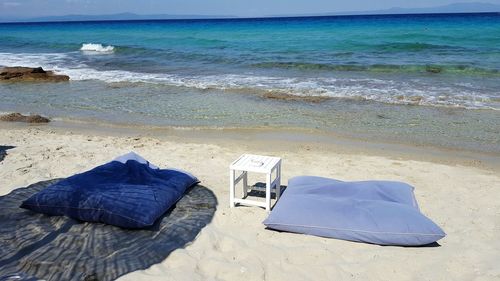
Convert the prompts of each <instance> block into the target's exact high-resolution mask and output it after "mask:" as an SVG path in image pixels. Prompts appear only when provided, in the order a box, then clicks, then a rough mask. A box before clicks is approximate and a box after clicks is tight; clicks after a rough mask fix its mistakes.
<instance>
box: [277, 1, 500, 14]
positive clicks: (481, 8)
mask: <svg viewBox="0 0 500 281" xmlns="http://www.w3.org/2000/svg"><path fill="white" fill-rule="evenodd" d="M499 12H500V5H495V4H491V3H481V2H470V3H455V4H449V5H445V6H437V7H428V8H400V7H393V8H390V9H384V10H371V11H350V12H337V13H319V14H318V13H316V14H289V15H271V17H281V16H289V17H294V16H295V17H298V16H341V15H398V14H400V15H404V14H456V13H499Z"/></svg>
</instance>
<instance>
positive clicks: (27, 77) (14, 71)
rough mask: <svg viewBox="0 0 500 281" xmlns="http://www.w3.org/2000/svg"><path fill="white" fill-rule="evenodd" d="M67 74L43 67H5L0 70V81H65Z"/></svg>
mask: <svg viewBox="0 0 500 281" xmlns="http://www.w3.org/2000/svg"><path fill="white" fill-rule="evenodd" d="M68 80H69V76H67V75H56V74H54V72H53V71H45V70H44V69H43V68H41V67H37V68H31V67H18V66H16V67H4V68H2V69H1V70H0V82H1V81H9V82H44V81H46V82H63V81H68Z"/></svg>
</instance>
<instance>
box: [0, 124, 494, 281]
mask: <svg viewBox="0 0 500 281" xmlns="http://www.w3.org/2000/svg"><path fill="white" fill-rule="evenodd" d="M192 135H196V132H195V133H193V134H192ZM213 135H217V137H206V136H205V137H200V136H198V137H191V136H188V134H185V133H175V134H169V133H161V134H160V133H156V134H153V133H151V132H150V131H149V132H148V131H147V130H144V131H140V132H133V131H128V132H125V131H122V132H118V133H117V132H116V131H115V132H114V133H111V132H109V133H107V132H105V130H95V131H93V130H90V129H87V130H82V129H77V128H75V129H68V128H61V127H58V126H56V125H48V126H29V125H23V124H9V123H0V145H2V146H13V147H14V148H12V149H9V150H8V151H7V153H8V154H7V156H6V157H5V159H4V160H3V161H1V162H0V195H6V194H8V193H9V192H11V191H13V190H15V189H17V188H20V187H24V186H27V185H29V184H32V183H35V182H39V181H43V180H49V179H53V178H60V177H67V176H70V175H72V174H75V173H78V172H82V171H85V170H88V169H90V168H92V167H95V166H96V165H99V164H102V163H105V162H107V161H109V160H111V159H113V158H114V157H116V156H118V155H121V154H124V153H127V152H129V151H135V152H137V153H139V154H140V155H142V156H144V157H145V158H147V159H148V160H150V161H151V162H152V163H155V164H157V165H158V166H160V167H162V168H165V167H176V168H180V169H185V170H188V171H190V172H192V173H193V174H195V175H196V176H197V177H198V178H199V179H200V180H201V181H202V184H203V185H204V186H206V187H208V188H209V189H211V190H212V191H213V192H214V193H215V195H216V197H217V201H218V206H217V211H216V213H215V216H214V218H213V220H212V221H211V223H210V224H209V225H207V226H206V227H205V228H204V229H203V230H202V231H201V232H200V234H199V235H198V237H197V238H196V239H195V240H194V241H193V242H192V243H191V244H189V245H188V246H187V247H185V248H182V249H177V250H176V251H174V252H173V253H172V254H171V255H170V256H168V257H167V258H166V259H165V260H164V261H163V262H161V263H160V264H155V265H153V266H151V267H150V268H149V269H146V270H144V271H136V272H131V273H129V274H127V275H125V276H122V277H121V278H120V279H119V280H288V281H290V280H416V279H418V280H499V279H500V269H499V267H498V265H497V263H498V260H499V259H500V242H499V241H498V237H499V235H500V201H499V200H498V198H500V170H499V169H498V166H495V165H490V164H484V163H482V162H481V161H480V160H470V159H469V160H467V159H465V160H463V159H462V160H457V159H455V158H453V157H451V156H449V153H448V154H447V153H444V152H440V153H433V152H432V151H428V154H422V153H414V154H406V155H404V153H401V152H398V153H399V154H398V153H394V151H393V150H391V149H390V148H387V147H385V148H383V149H382V148H381V149H372V150H371V152H367V151H361V150H358V151H356V150H355V149H352V148H345V147H342V146H341V145H326V144H322V143H320V142H314V141H311V140H292V141H283V140H276V139H269V140H265V139H262V138H258V137H256V136H255V134H251V133H246V134H242V135H241V134H240V137H239V138H235V137H234V135H233V134H227V133H225V132H224V131H220V132H216V133H214V134H213ZM242 153H255V154H263V155H273V156H278V157H282V158H283V161H284V163H283V182H282V184H284V185H286V183H287V180H288V179H289V178H291V177H293V176H298V175H316V176H324V177H331V178H336V179H340V180H370V179H384V180H397V181H404V182H407V183H409V184H411V185H413V186H415V194H416V197H417V199H418V201H419V204H420V207H421V210H422V212H423V213H424V214H425V215H426V216H428V217H429V218H431V219H432V220H434V221H435V222H436V223H437V224H438V225H439V226H441V227H442V228H443V230H444V231H445V232H446V233H447V237H445V238H444V239H442V240H441V241H439V245H440V246H439V247H419V248H403V247H382V246H376V245H369V244H362V243H353V242H347V241H340V240H334V239H325V238H320V237H313V236H305V235H298V234H290V233H280V232H276V231H270V230H266V229H265V227H264V225H263V224H262V221H263V220H264V219H265V218H266V216H267V213H266V211H265V210H264V209H261V208H257V207H237V208H232V209H231V208H229V188H228V185H229V179H228V165H229V163H230V162H231V161H233V160H234V159H236V158H237V157H238V156H239V155H240V154H242ZM426 155H428V157H427V156H426ZM432 155H433V156H432ZM446 155H448V156H446ZM426 159H428V160H426ZM491 159H493V160H495V159H496V160H498V158H497V156H496V155H493V156H491V157H490V160H491ZM497 163H498V162H497ZM251 180H252V181H263V179H259V178H256V177H255V178H251Z"/></svg>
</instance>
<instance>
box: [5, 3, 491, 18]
mask: <svg viewBox="0 0 500 281" xmlns="http://www.w3.org/2000/svg"><path fill="white" fill-rule="evenodd" d="M458 2H466V1H464V0H462V1H453V0H419V1H418V2H417V1H404V0H385V1H373V0H349V1H336V0H0V17H3V18H12V17H20V18H23V17H37V16H47V15H67V14H113V13H122V12H133V13H137V14H172V15H179V14H183V15H185V14H189V15H193V14H194V15H234V16H264V15H276V14H307V13H328V12H344V11H367V10H378V9H387V8H391V7H404V8H420V7H433V6H440V5H447V4H451V3H458ZM487 2H489V3H493V4H500V0H489V1H487Z"/></svg>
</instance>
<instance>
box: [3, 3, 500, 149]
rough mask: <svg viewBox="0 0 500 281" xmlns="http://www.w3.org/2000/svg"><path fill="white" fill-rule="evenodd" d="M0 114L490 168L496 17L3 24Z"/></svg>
mask: <svg viewBox="0 0 500 281" xmlns="http://www.w3.org/2000/svg"><path fill="white" fill-rule="evenodd" d="M0 66H30V67H38V66H41V67H43V68H44V69H47V70H55V71H56V72H57V73H61V74H67V75H69V76H70V78H71V80H70V82H69V83H0V111H1V112H14V111H15V112H24V113H36V114H42V115H47V116H50V117H52V118H54V119H55V120H64V121H67V122H71V121H78V122H99V123H109V124H117V125H127V126H129V125H133V126H155V127H169V128H178V129H187V130H189V129H193V130H196V129H200V128H206V129H225V128H232V129H234V128H242V129H245V128H265V129H276V130H291V131H293V130H295V129H300V130H304V129H305V130H314V131H322V132H331V133H333V134H335V135H337V136H346V137H355V138H360V139H366V140H369V141H375V140H377V141H382V142H397V143H408V144H414V145H418V146H435V147H443V148H447V149H455V150H470V151H479V152H483V153H492V154H495V155H499V154H500V14H498V13H487V14H427V15H366V16H332V17H290V18H251V19H209V20H151V21H148V20H141V21H102V22H101V21H95V22H48V23H3V24H0Z"/></svg>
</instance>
